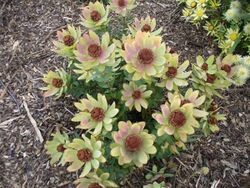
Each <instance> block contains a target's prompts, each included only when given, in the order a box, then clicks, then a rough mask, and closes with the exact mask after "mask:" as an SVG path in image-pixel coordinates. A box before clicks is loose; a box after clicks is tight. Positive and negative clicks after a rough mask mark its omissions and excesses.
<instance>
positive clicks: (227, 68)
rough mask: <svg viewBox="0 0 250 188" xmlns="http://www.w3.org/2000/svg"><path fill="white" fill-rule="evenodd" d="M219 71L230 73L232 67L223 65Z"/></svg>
mask: <svg viewBox="0 0 250 188" xmlns="http://www.w3.org/2000/svg"><path fill="white" fill-rule="evenodd" d="M221 70H224V71H225V72H226V73H230V72H231V70H232V67H231V66H230V65H227V64H225V65H223V66H222V67H221Z"/></svg>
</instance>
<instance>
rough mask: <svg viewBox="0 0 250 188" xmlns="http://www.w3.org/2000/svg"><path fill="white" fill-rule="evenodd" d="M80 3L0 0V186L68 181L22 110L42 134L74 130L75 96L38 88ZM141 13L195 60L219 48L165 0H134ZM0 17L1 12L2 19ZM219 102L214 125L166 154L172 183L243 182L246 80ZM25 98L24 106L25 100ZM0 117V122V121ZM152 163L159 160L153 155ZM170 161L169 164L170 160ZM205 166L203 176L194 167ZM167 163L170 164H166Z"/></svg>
mask: <svg viewBox="0 0 250 188" xmlns="http://www.w3.org/2000/svg"><path fill="white" fill-rule="evenodd" d="M80 6H81V3H80V2H78V1H69V0H60V1H59V0H56V1H53V2H52V1H49V0H40V1H35V0H33V1H29V2H27V1H24V0H22V1H16V0H13V1H5V2H4V3H2V2H1V3H0V8H1V9H0V26H1V27H0V34H1V35H0V41H1V45H0V52H1V54H0V59H1V62H2V63H1V64H0V70H1V71H0V78H1V80H0V151H1V155H0V162H1V164H2V165H0V171H1V175H0V187H4V188H7V187H15V188H16V187H28V188H29V187H39V188H40V187H74V185H73V184H72V181H73V180H75V179H76V174H69V173H67V172H66V169H65V168H64V167H60V168H58V167H56V168H55V167H52V166H50V165H49V156H48V155H46V154H45V149H44V143H41V142H40V140H39V139H37V136H36V132H35V129H34V123H33V124H32V123H31V121H30V118H29V116H28V115H29V114H31V116H32V117H33V118H34V120H35V122H36V123H37V126H38V128H39V130H40V132H41V134H42V139H44V140H45V141H46V140H48V139H49V137H50V134H51V132H53V131H55V130H57V129H59V128H60V129H65V130H68V131H70V130H73V128H74V125H72V122H71V121H70V119H71V117H72V113H75V110H76V109H75V108H74V107H73V105H72V102H75V99H73V98H71V97H66V99H59V100H57V101H55V100H53V99H47V98H46V99H44V98H43V96H42V92H41V91H40V90H39V88H40V87H41V86H42V82H41V80H40V79H38V78H41V77H42V74H43V73H45V72H47V71H48V70H51V69H55V67H58V68H59V67H62V66H65V65H66V63H65V61H64V60H63V59H62V58H58V57H57V56H56V55H55V54H54V53H53V52H51V48H52V43H51V40H52V39H53V38H55V33H56V31H57V30H58V29H60V28H64V27H65V25H66V24H67V23H77V22H78V20H77V19H78V18H79V13H80ZM146 13H148V14H149V15H151V16H152V17H156V18H157V21H158V24H159V25H161V26H163V28H164V31H163V38H164V40H165V42H166V43H167V45H169V46H170V47H172V48H174V49H175V50H176V51H177V52H178V53H180V54H181V57H182V58H183V59H189V60H191V62H194V59H195V57H196V56H197V55H199V54H200V55H204V56H208V55H209V54H216V53H218V50H217V49H216V47H215V45H214V44H213V43H212V40H210V39H209V38H207V36H206V33H205V32H204V31H202V30H201V29H196V28H195V27H194V26H192V25H191V24H189V23H186V22H184V21H183V20H182V19H181V8H179V7H178V6H177V4H176V3H175V2H173V1H171V0H161V1H159V0H154V1H150V0H146V1H142V0H140V1H139V8H137V9H136V10H135V11H134V14H135V15H138V16H144V15H146ZM1 18H2V19H1ZM224 95H225V99H226V100H224V101H223V102H221V101H218V102H219V103H221V105H222V106H223V110H224V112H225V113H227V115H228V119H227V121H226V123H225V124H222V125H220V126H221V131H220V132H219V133H217V134H214V135H211V136H209V137H207V138H201V140H200V141H197V142H194V143H192V144H190V145H189V148H190V149H189V150H188V151H187V152H183V153H182V154H181V155H180V156H177V157H172V158H170V159H166V161H167V164H171V165H172V168H171V171H170V172H169V173H172V174H174V177H173V178H169V179H168V180H169V186H172V187H195V186H196V185H197V187H210V186H211V184H212V183H213V182H214V181H219V185H218V187H249V186H250V184H249V182H250V178H249V168H250V166H249V160H250V159H249V157H250V150H249V144H250V132H249V129H250V123H249V121H250V120H249V118H248V117H249V115H250V107H249V106H250V98H249V96H250V83H249V82H248V83H247V84H246V85H245V86H244V87H242V88H231V89H229V90H228V91H227V92H225V93H224ZM25 104H27V108H25ZM3 122H4V123H3ZM152 163H156V164H160V165H162V163H158V162H156V161H151V162H150V163H149V166H150V165H152ZM173 166H174V167H173ZM204 166H206V167H208V168H209V169H210V172H209V174H208V175H206V176H199V175H195V172H197V171H199V170H200V168H201V167H204ZM169 167H170V166H169ZM146 169H147V167H145V168H144V169H138V170H136V171H135V172H134V173H133V175H132V176H130V177H126V178H124V180H123V183H124V185H123V186H122V187H136V186H137V187H142V185H143V184H144V183H145V181H146V180H145V179H144V175H145V173H146V172H147V170H146Z"/></svg>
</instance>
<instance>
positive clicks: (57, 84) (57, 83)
mask: <svg viewBox="0 0 250 188" xmlns="http://www.w3.org/2000/svg"><path fill="white" fill-rule="evenodd" d="M52 85H53V86H54V87H56V88H60V87H62V86H63V80H62V79H60V78H53V79H52Z"/></svg>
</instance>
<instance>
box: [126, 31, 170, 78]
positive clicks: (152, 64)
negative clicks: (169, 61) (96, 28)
mask: <svg viewBox="0 0 250 188" xmlns="http://www.w3.org/2000/svg"><path fill="white" fill-rule="evenodd" d="M124 46H125V50H124V52H123V57H124V59H125V61H126V63H127V64H126V65H125V69H126V70H127V71H128V72H129V73H131V74H133V78H132V79H133V80H140V79H145V80H148V81H150V80H151V79H152V78H153V77H159V75H160V74H161V73H162V72H163V70H164V65H165V63H166V59H165V51H166V46H165V44H164V43H162V38H161V37H159V36H153V35H150V33H145V32H141V31H138V32H137V33H136V35H135V38H134V40H129V41H126V42H125V44H124Z"/></svg>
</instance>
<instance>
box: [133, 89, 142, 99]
mask: <svg viewBox="0 0 250 188" xmlns="http://www.w3.org/2000/svg"><path fill="white" fill-rule="evenodd" d="M132 97H133V98H134V99H140V98H141V91H139V90H135V91H134V93H133V94H132Z"/></svg>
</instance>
